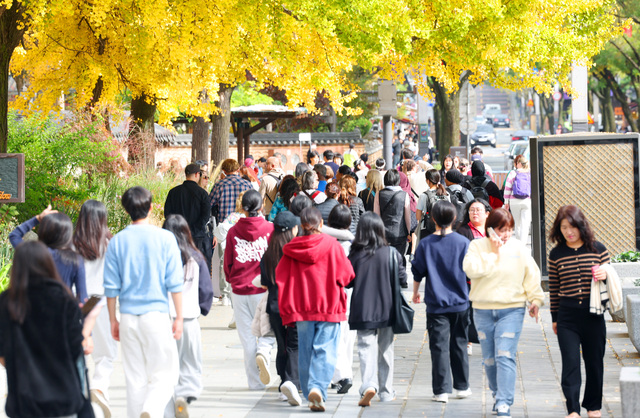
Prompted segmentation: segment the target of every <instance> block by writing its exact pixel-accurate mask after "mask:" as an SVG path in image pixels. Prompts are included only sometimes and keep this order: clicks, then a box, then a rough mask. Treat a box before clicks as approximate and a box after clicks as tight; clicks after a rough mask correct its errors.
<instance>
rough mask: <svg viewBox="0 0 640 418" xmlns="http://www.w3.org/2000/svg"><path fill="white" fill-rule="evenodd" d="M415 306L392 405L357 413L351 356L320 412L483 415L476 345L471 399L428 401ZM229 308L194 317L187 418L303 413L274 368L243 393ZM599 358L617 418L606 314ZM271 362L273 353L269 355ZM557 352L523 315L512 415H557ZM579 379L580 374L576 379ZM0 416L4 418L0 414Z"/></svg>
mask: <svg viewBox="0 0 640 418" xmlns="http://www.w3.org/2000/svg"><path fill="white" fill-rule="evenodd" d="M405 295H406V296H408V295H409V293H405ZM415 308H416V311H417V312H416V317H415V324H414V331H413V333H411V334H409V335H400V336H397V339H396V346H395V374H394V383H395V387H396V392H397V400H395V401H393V402H389V403H380V402H378V401H374V402H373V403H372V406H371V407H370V408H359V407H358V406H357V403H358V399H359V396H358V388H359V385H360V382H361V380H360V371H359V366H358V356H357V354H356V355H355V356H354V365H353V369H354V386H353V388H352V389H351V390H350V392H349V393H348V394H346V395H337V394H336V393H335V391H334V390H329V399H328V400H327V412H326V413H325V415H332V416H336V417H354V416H363V417H392V416H403V417H425V416H427V417H491V416H492V415H491V407H492V402H493V401H492V397H491V393H490V391H489V390H488V387H487V383H486V379H485V377H484V373H483V370H482V364H481V363H482V360H481V354H480V347H479V346H478V345H474V349H473V355H472V356H471V357H470V382H471V389H472V391H473V394H472V395H471V396H470V397H469V398H467V399H461V400H459V399H455V398H450V400H449V403H448V404H440V403H435V402H432V401H431V396H432V394H433V393H432V391H431V361H430V353H429V345H428V341H427V336H426V314H425V308H424V305H423V304H421V305H419V306H417V307H415ZM231 315H232V310H231V308H230V307H228V306H218V305H216V306H214V307H213V308H212V310H211V313H210V314H209V316H208V317H206V318H201V320H200V324H201V326H202V340H203V351H204V352H203V355H204V376H203V378H204V387H205V389H204V392H203V393H202V396H201V397H200V399H198V401H196V402H195V403H193V405H192V406H191V407H190V409H189V412H190V416H191V417H259V418H263V417H275V416H278V417H285V416H289V417H298V416H301V415H302V414H304V415H308V414H309V413H310V412H309V409H308V408H307V407H306V402H304V406H303V407H291V406H289V405H288V404H287V403H286V402H281V401H278V392H277V387H278V378H277V377H276V373H275V365H274V363H273V362H272V364H271V370H272V373H273V375H274V378H273V379H272V384H271V385H270V386H269V387H268V388H267V389H266V390H264V391H249V390H248V389H247V383H246V377H245V375H244V368H243V358H242V353H243V352H242V348H241V346H240V341H239V339H238V334H237V332H236V331H235V330H232V329H229V328H228V327H227V324H228V323H229V320H230V319H231ZM607 319H608V321H607V338H608V341H607V345H608V347H607V352H606V357H605V382H604V404H603V411H602V416H603V417H621V416H622V414H621V405H620V392H619V385H618V375H619V373H620V367H621V366H638V365H640V356H639V355H638V353H637V352H636V350H635V348H634V347H633V345H632V344H631V342H630V340H629V339H628V335H627V329H626V325H625V324H624V323H614V322H611V320H610V318H609V317H608V315H607ZM273 355H274V356H275V350H274V351H273ZM560 370H561V364H560V352H559V350H558V343H557V339H556V337H555V335H554V334H553V331H552V329H551V315H550V313H549V310H548V306H547V307H545V308H543V309H542V310H541V321H540V323H536V322H535V321H534V320H533V319H532V318H529V317H528V316H527V317H526V319H525V321H524V327H523V332H522V336H521V338H520V344H519V347H518V380H517V383H516V398H515V403H514V405H513V407H512V415H513V417H533V418H537V417H564V415H565V414H566V410H565V408H564V400H563V397H562V391H561V388H560ZM583 376H584V373H583ZM0 378H1V379H2V381H1V383H0V393H6V380H5V377H4V373H2V376H0ZM111 404H112V410H113V416H114V417H116V418H119V417H126V412H125V411H126V394H125V383H124V374H123V371H122V364H121V362H120V361H118V363H117V364H116V369H115V372H114V374H113V376H112V383H111ZM0 408H1V410H2V411H3V412H4V396H3V397H2V398H1V400H0ZM584 415H586V413H583V416H584ZM1 416H4V414H3V413H2V414H1Z"/></svg>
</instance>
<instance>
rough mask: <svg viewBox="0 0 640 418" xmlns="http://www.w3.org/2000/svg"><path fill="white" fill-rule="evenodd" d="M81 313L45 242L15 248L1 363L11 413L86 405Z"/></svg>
mask: <svg viewBox="0 0 640 418" xmlns="http://www.w3.org/2000/svg"><path fill="white" fill-rule="evenodd" d="M83 338H84V337H83V329H82V314H81V313H80V308H79V307H78V303H77V301H76V300H75V299H74V297H73V295H72V294H71V291H70V290H69V289H68V288H67V287H66V286H65V285H64V284H63V283H62V281H61V280H60V276H59V275H58V272H57V270H56V265H55V263H54V261H53V258H52V255H51V249H49V248H47V247H46V246H45V245H44V244H43V243H42V242H39V241H27V242H24V243H21V244H19V245H18V246H17V247H16V251H15V254H14V256H13V265H12V267H11V273H10V282H9V288H8V289H7V290H6V291H5V292H3V293H1V294H0V364H2V365H3V366H4V367H5V368H6V372H7V389H8V394H7V398H6V404H5V411H6V413H7V415H8V416H10V417H45V416H46V417H63V416H64V417H66V416H75V414H77V413H78V412H79V411H80V410H81V409H82V408H83V405H84V404H85V397H84V395H83V392H82V389H81V388H83V383H82V381H83V379H81V378H80V375H79V373H78V362H82V364H83V365H84V363H83V361H84V359H83V357H82V353H83Z"/></svg>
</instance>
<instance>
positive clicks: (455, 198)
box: [445, 170, 474, 230]
mask: <svg viewBox="0 0 640 418" xmlns="http://www.w3.org/2000/svg"><path fill="white" fill-rule="evenodd" d="M464 180H465V176H464V174H462V173H461V172H459V171H458V170H449V171H447V174H446V176H445V184H446V185H447V187H446V189H447V192H448V193H449V199H450V201H451V203H453V206H455V208H456V220H455V222H454V224H453V229H454V230H457V229H458V227H459V226H460V225H461V224H462V221H463V219H464V210H465V207H466V206H467V203H469V202H471V201H472V200H473V199H474V198H473V194H472V193H471V191H469V190H468V189H465V188H464V187H462V186H461V184H462V183H463V182H464Z"/></svg>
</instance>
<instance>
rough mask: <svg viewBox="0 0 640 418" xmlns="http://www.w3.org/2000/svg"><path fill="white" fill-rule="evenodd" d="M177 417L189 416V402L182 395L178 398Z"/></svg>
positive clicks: (176, 405) (186, 417) (185, 417)
mask: <svg viewBox="0 0 640 418" xmlns="http://www.w3.org/2000/svg"><path fill="white" fill-rule="evenodd" d="M175 409H176V411H175V412H176V418H189V404H188V403H187V400H186V399H185V398H183V397H182V396H179V397H177V398H176V404H175Z"/></svg>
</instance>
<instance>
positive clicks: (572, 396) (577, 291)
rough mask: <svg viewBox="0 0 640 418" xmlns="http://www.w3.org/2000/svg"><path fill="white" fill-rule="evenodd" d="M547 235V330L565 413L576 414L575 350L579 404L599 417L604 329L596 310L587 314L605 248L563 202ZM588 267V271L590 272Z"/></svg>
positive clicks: (601, 274)
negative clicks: (552, 338)
mask: <svg viewBox="0 0 640 418" xmlns="http://www.w3.org/2000/svg"><path fill="white" fill-rule="evenodd" d="M549 239H550V240H551V242H554V243H555V244H556V246H555V247H554V248H553V249H552V250H551V253H550V254H549V298H550V300H551V319H552V321H553V332H555V333H556V334H557V335H558V345H559V346H560V354H561V356H562V381H561V385H562V392H563V393H564V397H565V398H566V400H567V412H568V413H569V415H568V417H570V418H575V417H579V416H580V386H581V384H582V376H581V372H580V352H581V351H582V358H583V359H584V367H585V372H586V384H585V391H584V398H583V399H582V407H583V408H584V409H586V410H587V416H588V417H592V418H597V417H600V416H601V412H600V409H602V384H603V376H604V364H603V359H604V353H605V347H606V337H607V329H606V326H605V321H604V315H603V314H602V313H599V314H597V313H591V312H590V309H589V306H590V304H589V301H590V297H591V282H592V281H593V280H606V279H607V274H606V273H605V269H602V268H599V267H600V266H602V265H604V264H608V263H609V262H610V258H609V252H608V251H607V249H606V248H605V246H604V245H602V244H601V243H600V242H598V241H596V240H595V236H594V234H593V230H592V229H591V227H590V226H589V222H588V221H587V218H586V217H585V216H584V214H583V213H582V211H581V210H580V208H578V207H577V206H573V205H569V206H563V207H561V208H560V209H559V210H558V214H557V215H556V219H555V221H554V222H553V226H552V227H551V231H550V232H549ZM592 269H593V271H592Z"/></svg>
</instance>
